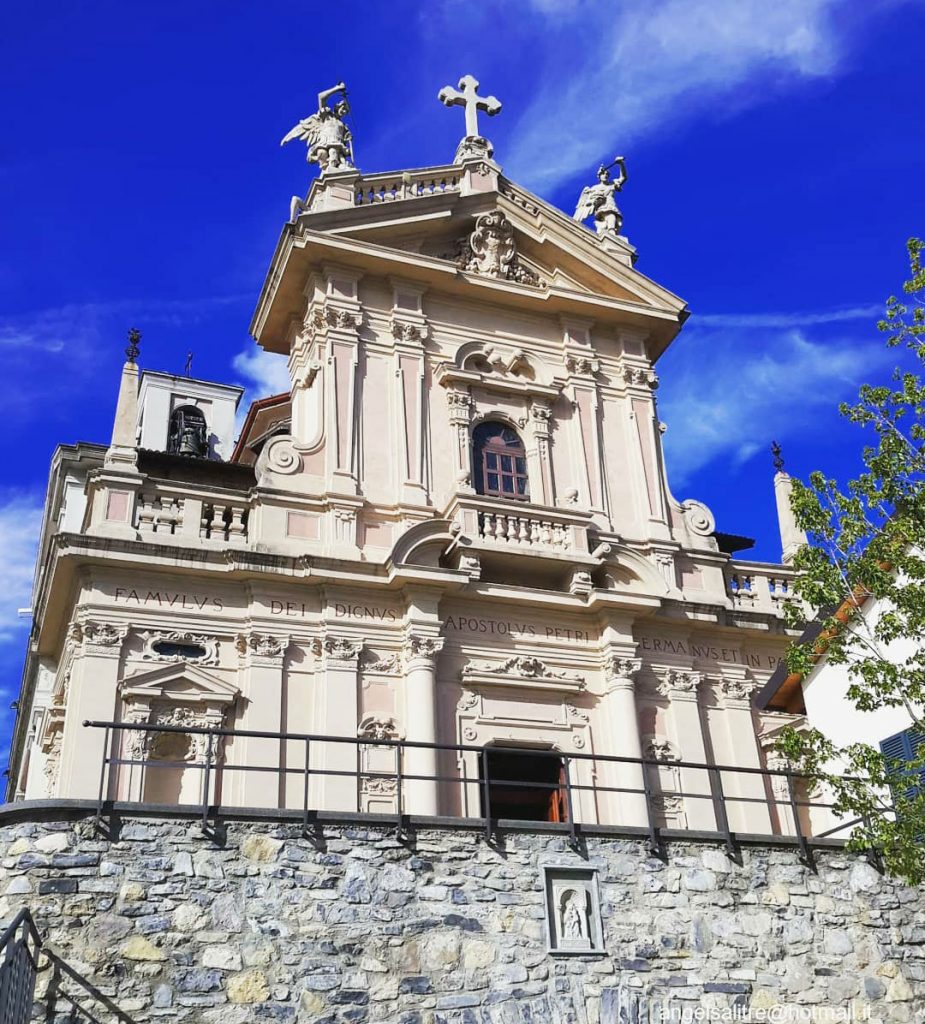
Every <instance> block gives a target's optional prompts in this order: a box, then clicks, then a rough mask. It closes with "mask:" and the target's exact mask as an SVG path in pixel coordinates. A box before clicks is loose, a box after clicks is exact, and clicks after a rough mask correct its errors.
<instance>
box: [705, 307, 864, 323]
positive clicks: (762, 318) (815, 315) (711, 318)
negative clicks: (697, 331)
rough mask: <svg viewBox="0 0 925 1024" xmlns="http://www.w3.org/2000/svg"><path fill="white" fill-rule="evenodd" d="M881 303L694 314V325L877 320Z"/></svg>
mask: <svg viewBox="0 0 925 1024" xmlns="http://www.w3.org/2000/svg"><path fill="white" fill-rule="evenodd" d="M882 316H883V306H882V305H881V306H854V307H852V308H850V309H830V310H822V311H819V312H810V313H697V326H698V327H745V328H748V327H758V328H760V327H811V326H813V325H815V324H837V323H845V322H848V321H851V320H870V321H875V320H879V319H880V318H881V317H882Z"/></svg>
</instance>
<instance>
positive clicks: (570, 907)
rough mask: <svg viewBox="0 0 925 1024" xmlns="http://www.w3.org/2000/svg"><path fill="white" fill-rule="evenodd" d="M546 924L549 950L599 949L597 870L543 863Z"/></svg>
mask: <svg viewBox="0 0 925 1024" xmlns="http://www.w3.org/2000/svg"><path fill="white" fill-rule="evenodd" d="M543 871H544V874H545V876H546V877H545V883H546V884H545V886H544V890H545V895H546V928H547V938H548V944H549V952H550V953H559V954H563V953H574V954H581V953H584V954H588V953H603V952H604V943H603V929H602V927H601V908H600V896H599V894H598V886H597V873H596V872H595V871H593V870H584V869H576V868H571V867H552V866H550V867H546V868H544V869H543Z"/></svg>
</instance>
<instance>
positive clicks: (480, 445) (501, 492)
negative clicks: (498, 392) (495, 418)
mask: <svg viewBox="0 0 925 1024" xmlns="http://www.w3.org/2000/svg"><path fill="white" fill-rule="evenodd" d="M472 454H473V458H472V465H473V470H474V477H475V489H476V491H477V492H478V493H479V494H488V495H492V496H493V497H496V498H515V499H518V500H519V501H526V500H527V499H528V498H529V497H530V492H529V489H528V487H527V453H526V450H525V449H524V445H523V441H521V439H520V437H519V436H518V435H517V431H516V430H514V429H513V428H511V427H508V426H506V425H505V424H504V423H494V422H488V423H480V424H479V425H478V426H477V427H476V428H475V430H474V431H473V433H472Z"/></svg>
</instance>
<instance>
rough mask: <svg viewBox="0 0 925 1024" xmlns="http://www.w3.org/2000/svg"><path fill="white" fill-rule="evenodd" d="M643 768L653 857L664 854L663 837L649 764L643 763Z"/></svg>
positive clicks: (650, 846)
mask: <svg viewBox="0 0 925 1024" xmlns="http://www.w3.org/2000/svg"><path fill="white" fill-rule="evenodd" d="M639 767H640V768H641V769H642V792H643V795H644V796H645V801H646V824H647V826H648V829H649V853H651V854H652V856H653V857H662V856H664V852H665V851H664V850H663V848H662V837H661V835H660V834H659V831H658V826H657V825H656V824H655V806H654V803H655V802H654V794H653V792H652V779H651V778H650V777H649V766H648V765H647V764H641V765H640V766H639Z"/></svg>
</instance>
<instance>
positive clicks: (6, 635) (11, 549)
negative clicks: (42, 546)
mask: <svg viewBox="0 0 925 1024" xmlns="http://www.w3.org/2000/svg"><path fill="white" fill-rule="evenodd" d="M42 507H43V502H42V498H41V497H40V496H38V495H36V494H19V493H12V494H11V493H7V494H5V495H2V496H0V537H3V589H2V593H0V644H6V643H10V642H11V641H17V642H18V641H24V640H25V637H26V635H27V633H28V631H29V623H30V620H29V619H28V618H21V617H20V616H19V609H20V608H27V607H29V604H30V602H31V600H32V573H33V569H34V567H35V552H36V547H37V545H38V537H39V528H40V526H41V523H42Z"/></svg>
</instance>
